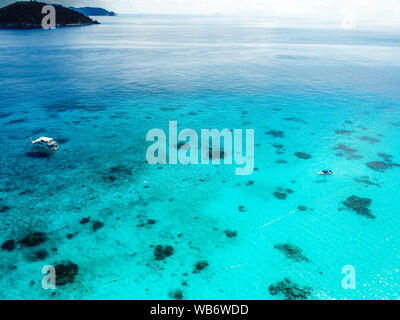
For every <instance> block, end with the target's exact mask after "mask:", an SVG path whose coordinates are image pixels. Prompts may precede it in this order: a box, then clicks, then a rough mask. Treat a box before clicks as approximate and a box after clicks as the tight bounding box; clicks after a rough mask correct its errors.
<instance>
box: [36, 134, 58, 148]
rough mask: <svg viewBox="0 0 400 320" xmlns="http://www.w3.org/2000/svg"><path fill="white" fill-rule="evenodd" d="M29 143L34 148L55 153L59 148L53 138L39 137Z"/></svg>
mask: <svg viewBox="0 0 400 320" xmlns="http://www.w3.org/2000/svg"><path fill="white" fill-rule="evenodd" d="M31 142H32V145H34V146H35V147H39V148H44V149H47V150H52V151H57V150H58V148H59V146H58V144H57V142H56V141H55V140H54V139H53V138H48V137H40V138H38V139H36V140H32V138H31Z"/></svg>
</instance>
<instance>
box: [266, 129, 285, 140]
mask: <svg viewBox="0 0 400 320" xmlns="http://www.w3.org/2000/svg"><path fill="white" fill-rule="evenodd" d="M265 134H268V135H271V136H272V137H273V138H283V137H284V136H285V133H284V132H283V131H279V130H270V131H268V132H266V133H265Z"/></svg>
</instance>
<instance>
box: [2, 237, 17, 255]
mask: <svg viewBox="0 0 400 320" xmlns="http://www.w3.org/2000/svg"><path fill="white" fill-rule="evenodd" d="M1 249H2V250H6V251H8V252H11V251H13V250H14V249H15V240H6V241H4V243H3V244H2V245H1Z"/></svg>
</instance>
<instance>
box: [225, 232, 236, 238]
mask: <svg viewBox="0 0 400 320" xmlns="http://www.w3.org/2000/svg"><path fill="white" fill-rule="evenodd" d="M224 233H225V234H226V236H227V237H228V238H233V237H236V236H237V231H236V230H225V231H224Z"/></svg>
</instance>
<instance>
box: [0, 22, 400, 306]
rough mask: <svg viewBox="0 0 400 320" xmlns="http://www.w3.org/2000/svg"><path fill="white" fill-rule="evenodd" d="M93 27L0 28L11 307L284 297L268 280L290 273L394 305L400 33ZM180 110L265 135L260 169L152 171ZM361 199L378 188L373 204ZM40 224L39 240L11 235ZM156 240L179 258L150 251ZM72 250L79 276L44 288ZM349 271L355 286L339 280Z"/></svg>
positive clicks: (319, 292) (190, 120)
mask: <svg viewBox="0 0 400 320" xmlns="http://www.w3.org/2000/svg"><path fill="white" fill-rule="evenodd" d="M100 21H101V22H102V24H101V25H97V26H90V27H83V28H63V29H57V30H31V31H11V30H1V31H0V68H1V72H0V86H1V88H2V89H1V91H0V123H1V127H0V128H1V131H0V133H1V138H0V139H1V142H2V143H1V144H0V154H1V156H0V172H1V175H0V199H1V203H0V208H1V213H0V228H1V231H0V243H1V244H3V243H4V242H5V241H6V240H14V241H15V242H16V243H15V248H14V249H11V250H10V251H8V250H4V249H3V250H0V257H1V258H0V272H1V277H0V297H1V298H2V299H170V298H174V292H176V290H181V292H182V295H183V299H283V298H285V297H284V296H283V295H282V294H281V293H278V294H276V295H273V294H272V293H271V290H270V289H269V287H270V285H274V284H276V283H278V282H279V281H282V280H284V279H286V278H288V279H290V281H291V283H294V284H295V286H296V287H299V288H307V291H308V292H309V295H308V296H307V297H308V298H309V299H398V298H399V296H400V287H399V285H400V273H399V267H400V265H399V262H400V259H399V254H400V251H399V250H400V237H399V234H400V232H399V225H400V215H399V212H400V198H399V197H398V195H397V194H398V188H399V182H398V181H399V177H400V167H397V165H396V164H397V163H400V151H399V148H398V145H399V142H400V94H399V90H398V89H399V85H400V50H399V49H400V48H399V46H400V37H399V32H398V30H397V29H395V28H389V27H388V28H380V29H376V28H374V27H372V26H364V27H362V28H360V29H358V30H342V29H340V26H339V27H338V26H336V25H325V24H312V23H311V22H310V21H307V20H301V19H298V20H295V21H294V20H289V19H268V18H264V19H261V18H257V19H244V18H242V19H239V18H228V17H176V16H118V17H106V18H100ZM171 120H177V121H178V128H179V129H183V128H193V129H195V130H196V131H198V132H199V131H200V129H203V128H218V129H223V128H230V129H235V128H238V129H246V128H247V129H254V130H255V167H256V168H257V170H256V171H255V172H254V173H253V174H252V175H249V176H237V175H235V174H234V169H235V165H189V166H183V165H179V164H178V165H154V166H151V165H149V164H147V163H146V161H145V152H146V149H147V147H148V146H149V145H150V144H149V143H148V142H146V141H145V136H146V133H147V131H148V130H150V129H153V128H162V129H164V130H165V131H167V129H168V121H171ZM277 131H282V133H281V134H279V133H277ZM268 133H269V134H268ZM271 133H275V134H271ZM43 135H44V136H50V137H53V138H55V139H56V140H58V141H59V142H60V150H59V151H58V152H57V153H56V154H55V155H52V156H50V157H45V156H43V155H42V156H38V154H37V153H35V152H33V151H32V150H31V147H30V143H29V140H28V139H29V137H34V138H37V137H40V136H43ZM338 146H339V147H338ZM296 152H305V153H308V154H310V155H311V157H312V158H311V159H302V158H298V157H296V156H295V155H294V153H296ZM379 154H380V155H379ZM382 154H385V155H382ZM389 155H390V156H391V157H389ZM372 161H378V165H380V167H379V168H378V169H379V170H374V169H373V168H371V166H373V165H371V164H370V166H367V163H370V162H372ZM326 168H327V169H332V170H333V171H334V175H332V176H319V175H317V172H318V171H320V170H322V169H326ZM375 169H376V167H375ZM286 189H290V190H286ZM279 190H280V191H279ZM277 191H279V192H281V193H284V194H285V195H286V198H285V199H278V197H276V196H274V193H275V195H276V192H277ZM350 196H357V197H360V198H364V199H367V198H368V199H370V200H371V203H370V204H369V207H368V209H366V210H367V211H368V210H369V211H368V212H369V215H365V214H364V215H363V214H357V212H356V211H355V210H352V209H351V208H349V207H347V206H346V205H345V204H344V203H343V202H345V201H346V199H347V198H348V197H350ZM367 202H368V201H367ZM299 206H303V207H306V210H304V208H303V207H300V209H299ZM301 209H303V210H301ZM360 212H365V210H364V211H362V210H361V211H360ZM371 215H373V216H374V217H375V218H371ZM87 217H90V219H89V220H90V221H89V222H88V223H80V221H81V219H82V218H87ZM149 219H150V221H149ZM153 220H154V221H153ZM94 221H99V222H102V223H103V224H104V225H103V226H102V227H100V228H98V229H97V230H95V228H94V226H96V225H98V224H96V223H93V222H94ZM226 230H230V231H236V236H232V237H228V236H227V235H226V233H225V231H226ZM36 231H40V232H44V233H45V234H46V239H47V240H46V241H44V242H42V243H39V244H37V245H34V246H30V247H29V246H26V245H23V244H21V243H19V241H20V240H21V239H23V238H24V237H26V236H27V235H29V234H30V233H32V232H36ZM280 244H289V245H292V246H295V248H299V249H301V250H302V251H301V254H300V255H301V257H303V258H302V259H296V255H293V254H290V252H289V253H287V252H286V253H287V254H286V255H285V254H284V253H285V252H282V251H280V250H278V249H277V248H275V247H274V246H276V245H280ZM157 245H162V246H166V245H170V246H172V247H173V253H172V255H171V256H168V257H165V259H164V260H156V259H155V255H154V252H155V247H156V246H157ZM38 251H39V252H40V253H41V254H38V253H37V252H38ZM304 257H305V258H304ZM62 261H71V262H73V263H74V264H76V265H77V266H78V272H77V274H76V276H75V277H72V278H73V279H71V281H69V283H67V284H65V285H59V286H57V289H56V290H43V289H42V286H41V279H42V277H43V276H44V275H43V274H41V270H42V267H43V266H44V265H54V264H56V265H57V264H60V263H62ZM199 261H207V263H208V266H206V267H205V268H204V269H203V270H201V271H199V272H193V271H194V270H195V269H196V267H195V265H196V263H197V262H199ZM346 265H351V266H353V267H354V268H355V270H356V289H354V290H352V289H347V290H345V289H344V288H343V287H342V285H341V283H342V278H343V277H344V274H342V268H343V267H344V266H346ZM175 298H176V297H175Z"/></svg>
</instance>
